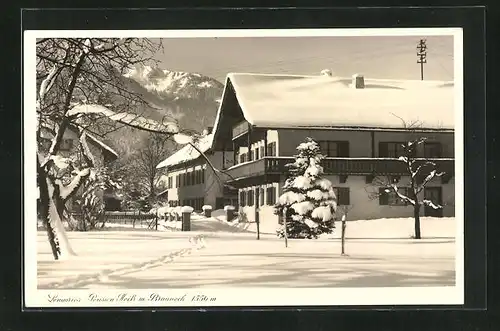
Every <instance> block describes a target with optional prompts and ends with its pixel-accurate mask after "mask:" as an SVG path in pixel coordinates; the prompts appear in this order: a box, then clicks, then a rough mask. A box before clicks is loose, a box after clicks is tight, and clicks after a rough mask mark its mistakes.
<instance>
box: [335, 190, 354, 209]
mask: <svg viewBox="0 0 500 331" xmlns="http://www.w3.org/2000/svg"><path fill="white" fill-rule="evenodd" d="M333 191H334V192H335V196H336V197H337V205H339V206H348V205H350V204H351V199H350V198H351V197H350V190H349V188H348V187H334V188H333Z"/></svg>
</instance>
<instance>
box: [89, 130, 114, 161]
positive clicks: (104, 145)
mask: <svg viewBox="0 0 500 331" xmlns="http://www.w3.org/2000/svg"><path fill="white" fill-rule="evenodd" d="M87 137H89V138H90V139H92V140H93V141H94V142H95V143H97V144H98V145H99V146H101V147H102V148H103V149H105V150H107V151H108V152H110V153H111V154H113V155H114V156H116V157H118V153H117V152H115V151H114V150H113V149H112V148H111V147H109V146H108V145H106V144H105V143H103V142H102V141H100V140H99V139H97V138H96V137H94V136H93V135H91V134H89V133H87Z"/></svg>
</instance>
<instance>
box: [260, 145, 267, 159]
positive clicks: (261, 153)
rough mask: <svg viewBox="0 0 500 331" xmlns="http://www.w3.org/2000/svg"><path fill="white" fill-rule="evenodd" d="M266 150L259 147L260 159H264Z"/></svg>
mask: <svg viewBox="0 0 500 331" xmlns="http://www.w3.org/2000/svg"><path fill="white" fill-rule="evenodd" d="M265 150H266V148H265V147H264V146H261V147H260V157H264V155H265Z"/></svg>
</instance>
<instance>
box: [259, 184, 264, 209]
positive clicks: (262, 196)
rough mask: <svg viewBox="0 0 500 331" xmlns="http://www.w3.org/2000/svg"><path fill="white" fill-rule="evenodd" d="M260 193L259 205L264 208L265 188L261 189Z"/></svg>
mask: <svg viewBox="0 0 500 331" xmlns="http://www.w3.org/2000/svg"><path fill="white" fill-rule="evenodd" d="M259 191H260V193H259V197H260V202H259V204H260V205H261V206H263V205H264V189H263V188H260V189H259Z"/></svg>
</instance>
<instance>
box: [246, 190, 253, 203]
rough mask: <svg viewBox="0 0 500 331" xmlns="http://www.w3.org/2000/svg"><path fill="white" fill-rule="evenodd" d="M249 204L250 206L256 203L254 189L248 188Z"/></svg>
mask: <svg viewBox="0 0 500 331" xmlns="http://www.w3.org/2000/svg"><path fill="white" fill-rule="evenodd" d="M247 204H248V206H253V205H254V193H253V190H248V191H247Z"/></svg>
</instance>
